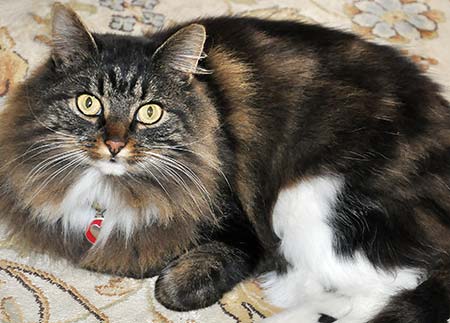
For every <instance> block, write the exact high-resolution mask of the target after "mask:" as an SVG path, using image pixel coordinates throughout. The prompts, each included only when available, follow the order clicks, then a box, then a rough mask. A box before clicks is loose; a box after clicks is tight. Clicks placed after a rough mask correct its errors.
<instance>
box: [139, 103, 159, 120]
mask: <svg viewBox="0 0 450 323" xmlns="http://www.w3.org/2000/svg"><path fill="white" fill-rule="evenodd" d="M162 115H163V110H162V108H161V107H160V106H159V105H158V104H155V103H150V104H145V105H143V106H142V107H140V108H139V110H138V113H137V115H136V119H137V120H138V121H139V122H142V123H143V124H146V125H151V124H154V123H157V122H158V121H159V120H160V119H161V117H162Z"/></svg>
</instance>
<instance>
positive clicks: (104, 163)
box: [95, 160, 127, 176]
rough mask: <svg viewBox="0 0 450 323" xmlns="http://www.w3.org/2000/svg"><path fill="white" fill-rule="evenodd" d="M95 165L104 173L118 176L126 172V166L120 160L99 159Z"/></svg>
mask: <svg viewBox="0 0 450 323" xmlns="http://www.w3.org/2000/svg"><path fill="white" fill-rule="evenodd" d="M95 166H96V167H97V168H98V169H99V170H100V171H101V172H102V173H103V174H105V175H114V176H120V175H123V174H125V173H126V172H127V168H126V167H125V166H124V165H123V164H121V163H120V162H115V163H113V162H110V161H109V160H99V161H97V162H95Z"/></svg>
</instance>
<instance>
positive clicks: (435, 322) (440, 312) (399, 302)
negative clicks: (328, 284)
mask: <svg viewBox="0 0 450 323" xmlns="http://www.w3.org/2000/svg"><path fill="white" fill-rule="evenodd" d="M447 322H450V266H448V265H446V266H442V267H441V268H440V269H437V270H435V271H433V272H432V274H431V275H430V277H429V278H428V279H427V280H426V281H424V282H423V283H422V284H420V285H419V286H418V287H417V288H416V289H414V290H408V291H404V292H402V293H400V294H398V295H396V296H394V297H393V298H392V299H391V301H390V303H389V304H388V306H387V307H386V308H385V309H384V310H383V311H382V312H381V313H380V314H378V316H377V317H375V318H374V319H373V320H372V321H370V322H369V323H447Z"/></svg>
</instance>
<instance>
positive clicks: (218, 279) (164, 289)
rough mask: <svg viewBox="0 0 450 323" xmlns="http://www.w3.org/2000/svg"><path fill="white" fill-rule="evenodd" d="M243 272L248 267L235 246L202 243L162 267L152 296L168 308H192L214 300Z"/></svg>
mask: <svg viewBox="0 0 450 323" xmlns="http://www.w3.org/2000/svg"><path fill="white" fill-rule="evenodd" d="M247 275H248V267H247V265H246V263H245V261H244V260H243V258H242V257H241V256H240V255H239V253H237V252H236V251H235V250H232V249H230V248H229V247H228V246H225V245H223V244H220V243H211V244H207V245H202V246H200V247H198V248H197V249H194V250H192V251H190V252H188V253H186V254H184V255H183V256H181V257H180V258H178V259H176V260H174V261H173V262H172V263H170V264H169V266H167V267H166V268H165V269H164V270H163V271H162V273H161V275H160V276H159V277H158V279H157V281H156V286H155V297H156V299H157V300H158V301H159V302H160V303H161V304H162V305H164V306H165V307H167V308H168V309H171V310H175V311H190V310H195V309H199V308H203V307H207V306H210V305H212V304H214V303H216V302H217V301H218V300H219V299H220V298H221V297H222V295H223V294H224V293H226V292H227V291H229V290H230V289H231V288H233V287H234V285H235V284H237V283H239V282H240V281H241V280H242V279H243V278H245V277H246V276H247Z"/></svg>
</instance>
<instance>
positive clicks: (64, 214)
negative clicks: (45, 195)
mask: <svg viewBox="0 0 450 323" xmlns="http://www.w3.org/2000/svg"><path fill="white" fill-rule="evenodd" d="M94 202H96V203H98V204H99V205H100V206H101V207H102V208H104V209H106V211H105V213H104V221H103V224H102V228H101V230H100V234H99V237H98V239H97V242H96V245H100V246H101V245H103V244H104V243H105V242H106V240H107V238H108V236H109V235H110V234H111V232H112V231H113V230H117V231H119V232H120V233H121V234H123V235H124V237H125V238H126V239H128V238H130V236H131V235H132V233H133V231H134V230H135V229H136V227H137V226H143V225H148V224H151V223H153V222H155V221H156V220H157V218H158V214H159V212H158V209H157V208H156V207H155V206H154V205H152V204H149V205H148V207H147V208H146V209H145V210H142V209H136V208H133V207H131V206H130V205H129V204H128V203H127V201H126V200H125V199H124V198H123V197H122V196H121V195H120V194H119V191H117V190H116V189H115V188H114V186H112V185H111V183H110V181H109V180H108V177H107V176H105V175H104V174H103V173H102V172H101V171H100V170H99V169H97V168H90V169H88V170H87V171H85V172H84V174H83V175H82V176H81V177H80V178H79V179H78V181H76V182H75V183H74V184H73V185H72V186H71V188H70V189H69V190H68V192H67V194H66V196H65V198H64V199H63V201H62V203H61V204H60V206H59V207H58V208H56V211H55V208H54V207H47V208H44V209H42V210H41V215H42V216H45V215H46V213H48V212H57V213H58V216H59V218H62V223H63V229H64V231H65V233H69V232H71V233H73V232H77V233H78V234H80V235H84V232H85V230H86V228H87V226H88V225H89V223H90V221H91V220H92V219H93V218H94V217H95V213H96V212H95V209H94V208H93V207H92V204H93V203H94ZM47 218H55V217H54V216H53V217H51V216H47Z"/></svg>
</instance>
